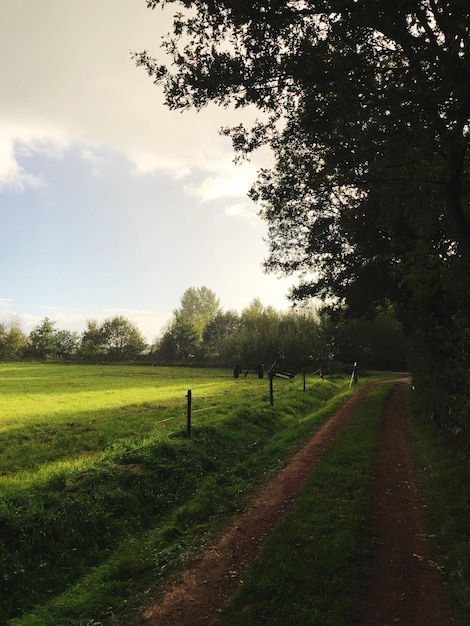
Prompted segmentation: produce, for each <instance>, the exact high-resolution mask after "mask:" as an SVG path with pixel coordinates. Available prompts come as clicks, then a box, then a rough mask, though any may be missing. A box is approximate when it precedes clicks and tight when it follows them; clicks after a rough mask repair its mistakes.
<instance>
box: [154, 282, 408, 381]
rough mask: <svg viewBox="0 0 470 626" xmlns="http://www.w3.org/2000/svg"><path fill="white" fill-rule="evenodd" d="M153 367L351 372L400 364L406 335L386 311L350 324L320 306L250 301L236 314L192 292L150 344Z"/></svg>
mask: <svg viewBox="0 0 470 626" xmlns="http://www.w3.org/2000/svg"><path fill="white" fill-rule="evenodd" d="M152 360H153V362H156V363H181V364H188V363H198V364H201V365H212V366H224V367H233V366H234V365H235V364H237V363H238V364H242V365H257V364H264V365H266V366H269V365H271V364H272V363H274V361H280V362H283V363H287V364H289V365H291V366H292V367H294V368H295V367H296V368H299V369H300V368H304V367H305V368H313V369H316V368H318V367H320V366H321V367H326V366H327V364H328V363H331V362H333V361H334V363H335V364H336V365H338V364H345V365H347V366H348V367H350V364H352V363H353V362H354V361H358V362H359V363H360V364H361V366H363V367H369V368H376V369H401V368H404V367H405V361H404V338H403V333H402V331H401V328H400V325H399V324H398V322H397V321H396V319H395V317H394V315H393V314H392V311H391V309H387V308H384V309H382V310H381V311H376V314H375V316H374V318H363V319H355V320H348V319H344V318H343V317H341V316H339V317H338V316H337V315H334V316H331V315H330V314H329V312H328V311H327V310H326V309H325V310H323V311H320V310H318V309H316V308H313V307H299V308H298V309H292V310H290V311H289V312H286V313H281V312H278V311H276V310H275V309H274V308H273V307H269V306H268V307H265V306H263V304H262V303H261V302H260V300H259V299H257V298H255V299H254V300H253V301H252V302H251V304H250V305H249V306H248V307H247V308H245V309H244V310H243V311H242V312H241V313H237V312H236V311H223V310H222V309H221V307H220V301H219V299H218V298H217V296H216V295H215V293H214V292H212V291H211V290H210V289H208V288H207V287H200V288H190V289H187V290H186V291H185V293H184V294H183V296H182V298H181V304H180V307H179V308H178V309H176V310H175V311H174V312H173V316H172V319H171V320H170V322H169V324H168V326H167V328H166V330H165V332H164V333H163V335H162V337H161V338H159V339H158V340H157V341H156V342H155V344H154V345H153V346H152Z"/></svg>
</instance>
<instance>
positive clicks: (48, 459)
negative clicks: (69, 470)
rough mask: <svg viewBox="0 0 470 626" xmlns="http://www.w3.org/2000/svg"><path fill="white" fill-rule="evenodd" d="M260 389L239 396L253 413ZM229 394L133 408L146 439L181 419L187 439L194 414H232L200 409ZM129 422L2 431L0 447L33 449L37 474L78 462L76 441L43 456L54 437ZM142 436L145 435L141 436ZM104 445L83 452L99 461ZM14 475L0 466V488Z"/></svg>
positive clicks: (227, 409) (126, 417)
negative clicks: (144, 418) (144, 419)
mask: <svg viewBox="0 0 470 626" xmlns="http://www.w3.org/2000/svg"><path fill="white" fill-rule="evenodd" d="M257 383H259V381H257ZM269 384H270V403H271V405H272V404H273V402H272V399H273V394H272V387H273V377H271V376H270V377H269ZM260 389H262V393H263V394H265V395H266V387H264V386H261V385H259V384H257V385H256V386H255V387H254V388H253V392H252V393H251V394H249V393H246V394H243V403H244V404H245V405H247V406H249V408H250V410H256V409H257V408H259V407H260V406H267V405H268V401H267V400H266V398H264V399H263V400H261V401H260V400H259V393H260ZM304 390H305V377H304ZM278 391H280V389H278ZM230 393H231V390H224V391H223V392H221V393H215V394H214V393H204V392H203V391H201V392H200V395H197V393H196V395H194V394H193V392H192V390H189V389H188V391H187V393H186V396H185V399H184V398H181V401H175V402H171V403H169V404H165V405H164V406H163V407H161V408H160V407H159V405H154V406H152V405H148V402H145V403H144V404H143V405H142V407H139V405H137V406H138V408H141V409H142V410H140V411H139V414H140V416H142V414H143V413H147V414H149V415H151V416H152V420H153V424H154V425H153V426H151V427H150V428H149V429H148V430H147V435H148V436H149V437H151V436H152V435H153V436H154V435H155V434H156V429H155V425H156V426H157V431H158V428H159V427H160V426H163V425H165V424H168V423H170V422H176V421H177V420H182V424H181V425H179V426H178V427H181V426H182V425H184V421H183V420H184V419H185V418H186V433H187V436H188V437H191V429H192V420H193V416H195V415H196V416H199V415H201V414H204V413H208V412H210V411H216V410H223V412H222V414H221V415H220V419H222V418H225V417H227V416H229V415H230V413H231V411H232V407H231V406H230V405H228V404H227V403H226V402H218V403H215V404H211V405H210V406H200V403H204V402H206V401H213V400H214V399H217V398H225V399H226V398H227V396H228V395H229V394H230ZM185 400H186V402H185ZM255 400H257V401H256V403H254V404H253V401H255ZM234 401H235V400H234ZM195 402H196V407H194V403H195ZM240 404H241V402H240ZM185 405H186V406H185ZM133 407H134V408H135V405H133ZM122 409H123V407H121V408H120V409H119V410H122ZM159 411H162V412H164V414H163V415H162V418H161V419H158V413H159ZM168 411H174V412H175V414H174V415H168ZM165 414H166V415H168V416H167V417H165V416H164V415H165ZM131 419H132V415H131V414H130V411H129V412H127V411H126V412H123V414H122V415H113V416H109V417H105V418H97V419H92V420H83V421H74V422H68V423H64V424H63V425H62V426H60V427H56V428H54V429H52V428H44V429H41V430H34V431H32V432H31V431H30V432H29V433H25V430H24V429H21V430H18V432H17V433H12V432H11V431H4V433H3V434H0V447H4V449H6V448H7V447H8V445H9V443H10V444H12V445H15V443H16V445H19V447H20V448H23V453H24V451H25V449H26V450H27V449H28V447H29V448H31V449H32V450H34V453H33V454H32V459H33V462H32V463H31V465H33V466H34V465H36V468H35V469H32V470H29V471H32V472H34V471H39V470H40V467H41V465H45V464H47V463H54V462H57V463H61V462H62V463H63V462H64V461H67V460H68V461H72V462H73V460H74V459H73V458H70V453H71V454H72V457H73V455H76V459H77V462H78V461H79V459H80V455H81V452H80V449H79V447H80V441H79V442H78V444H77V447H76V448H75V449H72V450H71V451H70V450H68V449H64V450H62V451H61V450H60V449H57V448H51V452H50V454H48V453H47V447H46V444H47V446H51V442H53V441H54V440H55V439H58V438H59V439H60V437H61V436H62V435H64V434H67V435H70V434H73V433H75V434H76V435H77V437H78V438H80V435H79V433H80V431H82V432H83V431H86V432H89V431H90V429H92V428H93V427H95V426H100V425H102V424H105V423H109V422H114V423H117V422H122V421H126V422H128V423H129V421H130V420H131ZM148 423H149V420H147V428H148ZM142 436H145V433H144V434H143V435H142ZM126 438H128V439H129V444H130V445H131V446H132V447H131V449H132V450H137V449H141V448H143V447H144V446H145V445H148V444H147V443H146V444H144V445H139V446H135V445H132V441H134V442H135V443H137V441H136V440H137V437H136V436H135V433H133V434H132V435H128V436H126V435H125V434H123V435H122V437H118V439H119V440H120V441H121V442H123V441H125V440H126ZM15 440H16V441H15ZM41 442H44V443H45V445H44V448H43V449H39V448H38V446H40V445H41ZM108 446H110V450H109V454H113V453H114V452H115V449H113V448H112V442H111V443H110V442H107V443H106V445H105V446H104V447H102V448H100V447H99V446H97V447H96V448H95V449H93V450H89V449H88V450H87V452H88V454H96V455H98V456H99V458H103V454H104V455H106V451H107V447H108ZM1 456H2V455H1V454H0V459H1ZM10 456H11V455H10ZM67 457H69V458H67ZM26 466H27V463H26ZM21 471H26V472H27V471H28V468H27V467H25V468H24V470H21ZM14 474H15V470H14V469H13V470H11V471H10V470H9V468H7V467H4V468H2V467H1V466H0V485H1V483H2V477H3V478H4V479H7V478H8V477H10V479H11V478H12V477H13V476H14Z"/></svg>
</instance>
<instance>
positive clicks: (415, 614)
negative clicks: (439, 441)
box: [364, 384, 453, 626]
mask: <svg viewBox="0 0 470 626" xmlns="http://www.w3.org/2000/svg"><path fill="white" fill-rule="evenodd" d="M405 388H406V385H405V384H402V385H400V386H399V387H398V388H397V389H396V390H395V391H394V392H393V394H392V396H391V397H390V399H389V401H388V403H387V406H386V410H385V415H384V423H383V427H382V432H381V439H380V443H379V454H378V471H377V477H376V480H375V489H374V502H375V512H374V519H373V528H372V531H373V533H374V536H375V551H374V555H373V559H372V562H371V563H370V574H371V582H372V587H371V588H370V589H369V593H367V594H366V597H367V600H366V602H367V606H366V607H365V610H364V614H365V618H364V626H382V625H383V626H385V625H392V624H399V626H421V625H422V626H446V625H447V624H452V623H453V620H452V619H451V617H450V611H449V606H448V601H447V597H446V593H445V591H444V588H443V586H442V584H441V581H440V579H439V576H438V573H437V566H436V565H435V564H434V563H433V562H432V561H431V560H430V559H429V549H428V545H427V539H428V534H427V532H426V525H425V521H424V509H425V502H424V500H423V497H422V495H421V494H420V493H419V490H418V488H417V486H416V483H415V482H414V480H413V467H412V462H411V450H410V444H409V442H408V439H407V436H406V423H405V420H406V418H405V411H404V408H403V393H404V391H405Z"/></svg>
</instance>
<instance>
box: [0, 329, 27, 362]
mask: <svg viewBox="0 0 470 626" xmlns="http://www.w3.org/2000/svg"><path fill="white" fill-rule="evenodd" d="M27 345H28V337H27V336H26V335H25V334H24V333H23V331H22V330H21V327H20V325H19V324H18V323H16V322H12V323H10V324H0V361H17V360H18V359H20V358H21V357H22V356H23V353H24V351H25V349H26V347H27Z"/></svg>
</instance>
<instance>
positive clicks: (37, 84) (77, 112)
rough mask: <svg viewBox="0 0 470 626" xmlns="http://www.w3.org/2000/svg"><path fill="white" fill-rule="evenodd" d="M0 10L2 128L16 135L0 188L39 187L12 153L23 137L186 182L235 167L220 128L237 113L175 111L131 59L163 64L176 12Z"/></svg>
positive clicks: (90, 1) (57, 7)
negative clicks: (144, 56)
mask: <svg viewBox="0 0 470 626" xmlns="http://www.w3.org/2000/svg"><path fill="white" fill-rule="evenodd" d="M0 8H1V11H2V21H1V22H0V54H1V56H2V58H8V59H10V60H11V62H10V63H7V64H6V65H5V67H4V68H3V69H2V81H1V84H0V101H1V102H2V109H1V111H0V115H1V118H0V121H1V123H2V126H7V127H8V129H9V133H10V134H9V136H8V137H7V140H6V142H5V144H4V145H3V146H2V149H1V155H0V181H3V184H6V183H8V184H9V185H10V186H11V185H16V186H17V188H18V189H21V188H22V186H25V185H31V184H34V183H35V182H37V181H35V180H34V179H32V178H28V173H27V172H25V171H22V170H21V167H20V166H19V165H18V161H17V155H16V154H15V151H14V146H15V145H16V144H17V142H18V140H21V141H22V142H23V143H25V144H28V145H29V143H30V142H35V141H36V138H41V139H42V140H43V145H42V148H41V149H42V150H44V149H45V144H46V143H47V140H49V148H51V147H53V146H54V145H60V142H58V138H62V140H65V141H66V142H67V143H68V144H69V145H70V144H75V145H85V146H92V145H101V146H107V147H109V148H111V149H112V150H116V151H118V152H120V153H121V154H124V155H126V156H127V158H128V159H129V160H131V161H132V163H133V164H134V166H135V172H136V173H139V174H145V173H149V172H152V171H155V170H160V171H164V172H165V173H170V174H171V175H172V176H174V177H175V178H182V177H184V176H187V175H188V173H189V171H190V170H191V169H194V168H198V169H199V170H200V171H201V170H202V169H205V170H206V171H209V172H210V173H211V175H216V174H217V172H219V171H220V167H221V164H222V163H223V164H224V167H225V168H229V167H230V168H232V167H234V166H233V164H232V158H233V153H232V147H231V143H230V140H229V139H227V138H223V137H221V136H220V135H219V134H218V129H219V127H221V126H225V125H227V124H230V123H231V120H236V121H238V120H239V118H240V114H238V113H237V114H236V117H233V115H232V114H231V113H230V112H229V111H226V110H224V109H222V108H218V107H215V106H210V107H207V108H206V109H204V110H203V111H201V112H199V113H196V112H195V111H189V112H185V113H177V112H175V111H169V110H168V109H167V108H166V107H164V105H163V94H162V90H161V89H160V88H158V87H155V86H154V85H153V83H152V80H151V79H150V78H149V77H148V76H147V74H146V72H145V70H144V69H143V68H138V67H136V66H135V63H134V61H133V60H132V58H131V54H130V52H131V51H133V50H134V51H139V50H143V49H150V51H151V53H152V54H155V55H159V56H160V58H163V52H162V51H161V49H160V47H159V45H160V41H159V39H160V35H161V34H163V33H166V32H167V31H169V30H170V27H171V22H172V13H173V10H172V9H171V8H170V10H169V12H168V11H164V12H161V11H150V10H148V9H147V8H146V6H145V2H144V1H142V2H140V1H138V2H137V1H136V0H100V2H99V3H97V2H96V0H82V1H81V2H79V3H70V2H58V1H57V0H41V2H33V3H31V2H30V0H15V1H14V2H11V0H0ZM19 33H21V36H19V35H18V34H19ZM33 149H35V150H38V149H39V148H38V146H37V145H36V146H33ZM215 164H217V165H216V167H215ZM214 167H215V169H214ZM98 169H99V168H98ZM217 184H218V181H217V180H214V181H213V183H212V188H214V186H217ZM220 184H222V181H220ZM231 184H232V185H233V184H234V182H233V181H232V183H231ZM208 185H209V183H208ZM209 187H211V185H209ZM206 193H209V194H210V193H211V191H210V189H207V191H204V190H202V189H201V191H200V194H206ZM214 193H215V190H214V189H213V191H212V194H214ZM232 193H233V192H232Z"/></svg>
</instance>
